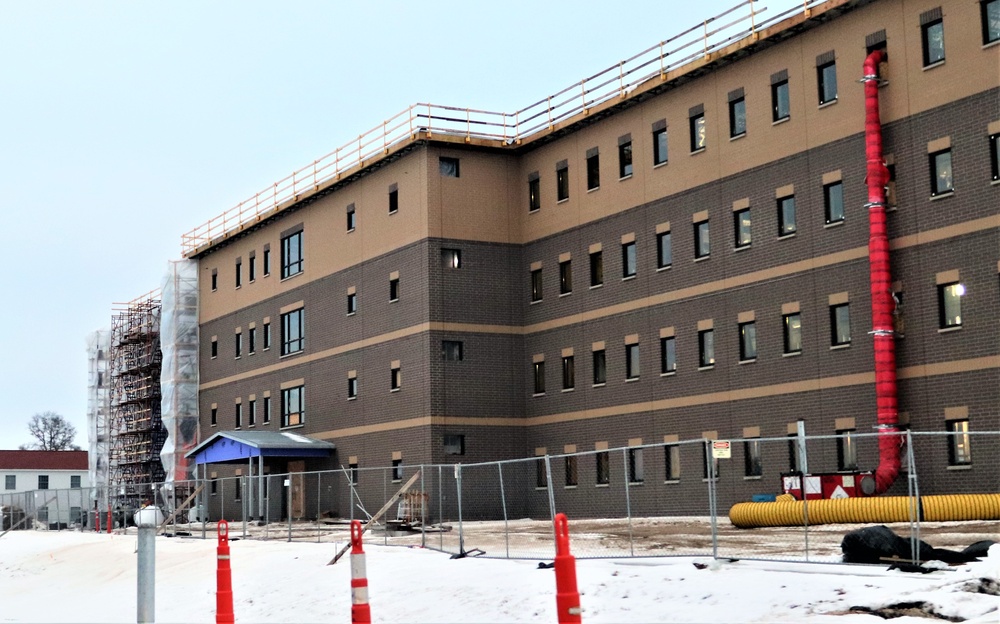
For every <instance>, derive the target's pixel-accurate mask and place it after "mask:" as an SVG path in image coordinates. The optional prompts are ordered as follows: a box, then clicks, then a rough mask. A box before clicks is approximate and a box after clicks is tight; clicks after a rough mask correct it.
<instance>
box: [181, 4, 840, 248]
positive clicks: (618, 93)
mask: <svg viewBox="0 0 1000 624" xmlns="http://www.w3.org/2000/svg"><path fill="white" fill-rule="evenodd" d="M827 1H828V0H804V1H803V3H802V6H801V7H798V6H796V7H795V8H792V9H789V10H787V11H784V12H783V13H780V14H778V15H775V16H773V17H771V18H769V19H765V20H761V19H760V16H761V14H763V13H765V12H766V11H767V8H766V7H763V6H760V7H759V6H757V4H758V3H759V0H743V1H742V2H740V3H739V4H737V5H736V6H734V7H732V8H731V9H728V10H727V11H724V12H722V13H720V14H719V15H716V16H715V17H712V18H710V19H707V20H704V21H702V22H701V23H699V24H697V25H696V26H693V27H691V28H689V29H687V30H685V31H683V32H681V33H679V34H677V35H674V36H673V37H670V38H669V39H666V40H664V41H661V42H659V43H657V44H656V45H654V46H651V47H649V48H647V49H645V50H643V51H642V52H639V53H638V54H636V55H634V56H631V57H629V58H627V59H625V60H623V61H620V62H618V63H616V64H615V65H612V66H611V67H609V68H607V69H605V70H604V71H601V72H598V73H596V74H594V75H593V76H590V77H589V78H585V79H583V80H581V81H579V82H578V83H575V84H573V85H571V86H569V87H566V88H565V89H563V90H562V91H559V92H557V93H554V94H552V95H550V96H548V97H546V98H543V99H541V100H539V101H537V102H535V103H533V104H530V105H528V106H526V107H524V108H522V109H520V110H518V111H515V112H514V113H498V112H493V111H484V110H477V109H472V108H462V107H456V106H441V105H437V104H413V105H411V106H409V107H408V108H406V109H405V110H403V111H402V112H400V113H398V114H396V115H394V116H392V117H390V118H389V119H387V120H385V121H383V122H382V123H381V124H379V125H377V126H375V127H374V128H372V129H371V130H368V131H367V132H363V133H362V134H360V135H358V137H357V138H355V139H352V140H351V141H350V142H348V143H346V144H345V145H343V146H341V147H338V148H337V149H335V150H334V151H332V152H330V153H328V154H326V155H324V156H322V157H320V158H317V159H316V160H314V161H313V162H312V163H310V164H308V165H306V166H305V167H302V168H301V169H298V170H297V171H293V172H292V174H291V175H289V176H286V177H284V178H282V179H281V180H278V181H277V182H275V183H274V184H272V185H270V186H268V187H267V188H265V189H262V190H261V191H259V192H257V193H255V194H254V195H253V196H252V197H250V198H248V199H245V200H243V201H241V202H240V203H239V204H237V205H236V206H234V207H233V208H230V209H229V210H227V211H225V212H223V213H222V214H221V215H219V216H217V217H215V218H213V219H210V220H209V221H208V222H207V223H204V224H202V225H200V226H199V227H196V228H194V229H193V230H191V231H190V232H187V233H186V234H184V235H183V236H182V237H181V248H182V251H183V253H184V255H190V254H191V253H193V252H195V251H196V250H197V249H198V248H199V247H201V246H203V245H206V244H208V243H211V242H212V241H214V240H216V239H219V238H221V237H224V236H226V235H228V234H231V233H233V232H237V231H239V230H241V229H243V228H245V227H247V226H248V225H252V224H253V223H256V222H257V221H260V220H261V219H263V218H265V217H267V216H268V215H269V214H271V213H272V212H274V211H276V210H277V208H278V207H279V206H281V205H282V204H284V203H286V202H289V201H294V200H296V199H298V198H299V197H300V196H301V195H303V194H304V193H307V192H311V191H314V190H317V189H319V188H320V187H321V186H322V185H324V184H325V183H327V182H329V181H331V180H336V179H339V178H340V177H341V176H343V174H344V173H346V172H348V171H349V170H351V169H353V168H361V167H364V166H365V165H367V164H370V163H371V162H373V161H375V160H377V159H379V158H381V157H383V156H385V155H388V154H389V153H390V152H391V151H392V150H393V149H394V148H396V147H397V146H400V145H403V144H405V143H406V142H409V141H412V140H415V139H418V138H424V137H427V136H433V135H434V134H440V135H447V136H454V137H462V138H464V139H465V140H467V141H471V140H481V141H496V143H497V145H498V146H503V145H511V144H514V143H519V142H521V141H523V140H525V139H527V138H529V137H531V136H533V135H535V134H538V133H541V132H544V131H547V130H550V129H552V128H554V127H555V125H556V124H559V123H562V122H565V121H567V120H569V119H571V118H573V117H575V116H577V115H586V114H587V113H588V112H589V111H590V109H592V108H594V107H595V106H598V105H600V104H603V103H605V102H608V101H610V100H613V99H615V98H619V99H623V98H625V97H627V96H628V95H629V94H630V93H631V92H633V91H635V90H636V89H637V88H638V87H639V86H640V85H641V84H643V83H645V82H646V81H648V80H650V79H653V78H665V77H666V76H667V74H668V72H671V71H676V70H678V69H681V68H683V67H684V66H686V65H688V64H691V63H694V62H696V61H700V60H702V59H704V58H706V57H709V56H710V55H711V54H713V53H714V52H717V51H719V50H722V49H723V48H725V47H726V46H729V45H732V44H734V43H737V42H740V41H742V40H744V39H747V38H756V37H757V36H758V35H759V33H760V32H761V31H762V30H764V29H766V28H768V27H770V26H773V25H774V24H775V23H777V22H778V21H780V20H782V19H785V18H787V17H790V16H792V15H794V14H804V15H807V16H808V15H809V14H810V13H811V11H812V9H813V8H814V7H816V6H818V5H820V4H823V3H824V2H827Z"/></svg>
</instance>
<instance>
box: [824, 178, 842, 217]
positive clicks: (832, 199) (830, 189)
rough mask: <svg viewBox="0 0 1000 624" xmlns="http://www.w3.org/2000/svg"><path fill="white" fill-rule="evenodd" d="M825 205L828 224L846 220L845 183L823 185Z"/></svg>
mask: <svg viewBox="0 0 1000 624" xmlns="http://www.w3.org/2000/svg"><path fill="white" fill-rule="evenodd" d="M823 206H824V208H825V213H826V223H827V225H829V224H831V223H840V222H841V221H843V220H844V185H843V184H842V183H840V182H834V183H832V184H827V185H825V186H824V187H823Z"/></svg>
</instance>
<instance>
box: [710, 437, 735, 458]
mask: <svg viewBox="0 0 1000 624" xmlns="http://www.w3.org/2000/svg"><path fill="white" fill-rule="evenodd" d="M731 456H732V451H731V446H730V443H729V440H712V457H714V458H716V459H729V458H730V457H731Z"/></svg>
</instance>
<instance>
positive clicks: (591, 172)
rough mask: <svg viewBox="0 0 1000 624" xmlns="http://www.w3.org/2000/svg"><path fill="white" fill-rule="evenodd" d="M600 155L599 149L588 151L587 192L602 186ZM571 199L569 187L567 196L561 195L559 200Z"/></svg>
mask: <svg viewBox="0 0 1000 624" xmlns="http://www.w3.org/2000/svg"><path fill="white" fill-rule="evenodd" d="M600 158H601V157H600V155H599V154H598V153H597V148H596V147H595V148H594V149H591V150H588V151H587V190H588V191H592V190H594V189H596V188H600V186H601V160H600ZM567 197H569V187H568V186H567V189H566V194H565V195H562V194H560V196H559V199H566V198H567Z"/></svg>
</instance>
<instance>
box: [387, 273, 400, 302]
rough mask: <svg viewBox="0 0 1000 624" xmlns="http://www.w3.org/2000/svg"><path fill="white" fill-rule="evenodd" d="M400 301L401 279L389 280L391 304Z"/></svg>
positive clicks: (393, 278)
mask: <svg viewBox="0 0 1000 624" xmlns="http://www.w3.org/2000/svg"><path fill="white" fill-rule="evenodd" d="M393 301H399V278H398V277H392V278H389V303H392V302H393Z"/></svg>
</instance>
